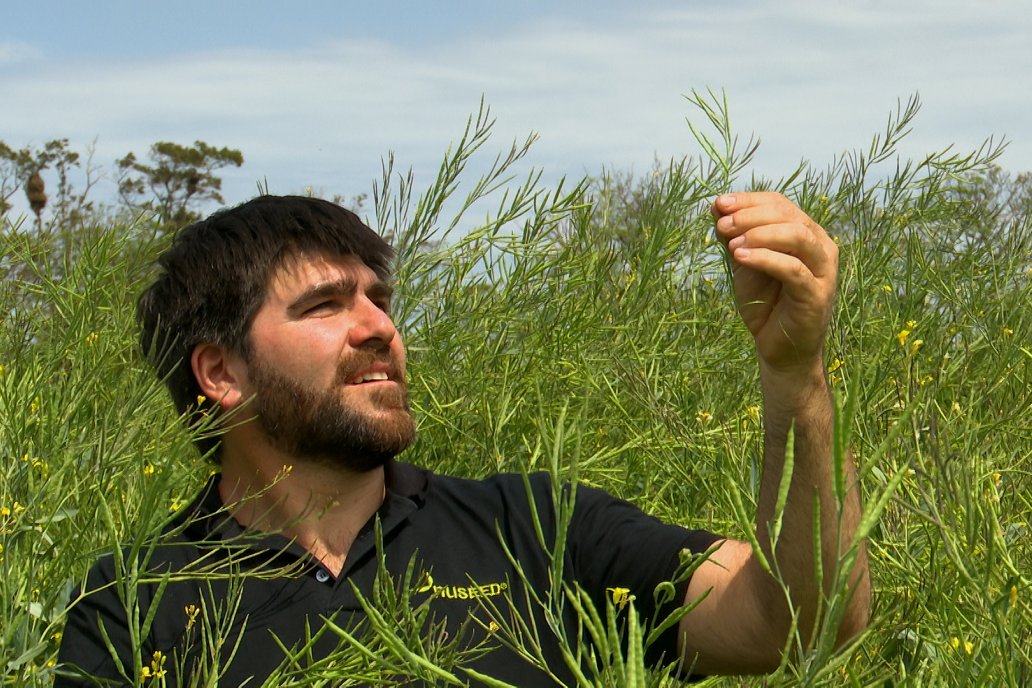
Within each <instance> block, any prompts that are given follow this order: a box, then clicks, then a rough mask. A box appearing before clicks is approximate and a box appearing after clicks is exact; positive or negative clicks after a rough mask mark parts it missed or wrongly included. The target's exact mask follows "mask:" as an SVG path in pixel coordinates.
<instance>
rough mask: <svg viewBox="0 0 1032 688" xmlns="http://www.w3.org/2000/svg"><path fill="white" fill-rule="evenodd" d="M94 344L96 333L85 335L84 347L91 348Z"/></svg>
mask: <svg viewBox="0 0 1032 688" xmlns="http://www.w3.org/2000/svg"><path fill="white" fill-rule="evenodd" d="M96 343H97V333H96V332H90V333H89V334H88V335H86V346H93V345H94V344H96Z"/></svg>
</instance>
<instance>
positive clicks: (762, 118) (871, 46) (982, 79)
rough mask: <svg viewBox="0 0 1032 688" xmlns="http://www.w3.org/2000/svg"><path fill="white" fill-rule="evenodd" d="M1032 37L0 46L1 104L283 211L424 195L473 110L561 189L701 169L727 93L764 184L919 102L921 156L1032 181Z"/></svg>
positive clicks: (527, 29)
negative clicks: (998, 167) (159, 156)
mask: <svg viewBox="0 0 1032 688" xmlns="http://www.w3.org/2000/svg"><path fill="white" fill-rule="evenodd" d="M986 4H987V5H991V3H986ZM915 8H916V9H915ZM932 8H938V9H937V10H936V11H934V12H933V11H931V10H932ZM1012 9H1014V8H1013V5H1012ZM1005 14H1006V16H1004V15H1005ZM1024 16H1025V13H1023V12H1021V13H1018V14H1016V15H1013V14H1007V13H1006V12H1005V11H1004V10H1000V9H984V8H983V9H978V8H972V7H969V6H967V5H966V4H962V3H959V2H958V3H952V2H951V3H945V4H944V3H935V4H934V5H933V4H931V3H930V2H926V3H925V4H917V5H909V6H907V7H901V6H897V4H896V3H893V4H891V5H890V4H889V3H884V2H882V3H879V2H870V3H866V4H862V5H846V4H836V3H827V4H817V3H806V2H801V1H797V2H790V3H788V4H787V5H779V6H778V7H777V9H772V8H771V7H770V6H760V5H758V4H748V3H745V4H739V5H734V6H732V7H731V8H730V9H728V8H724V7H722V6H716V5H715V6H712V7H709V6H707V7H698V8H693V9H680V10H678V11H669V10H663V11H654V12H649V11H647V10H643V11H640V12H637V13H628V14H627V15H626V16H625V17H623V21H622V23H621V24H620V25H613V26H599V25H592V24H587V23H586V24H573V23H572V22H569V21H565V20H563V21H561V20H557V19H554V18H548V17H544V18H541V19H539V20H538V21H536V22H533V23H530V24H525V25H523V26H520V27H517V28H514V29H507V30H505V31H500V32H496V33H480V34H469V35H466V36H463V37H458V38H455V39H452V40H449V41H441V42H439V43H432V44H431V45H429V46H428V45H425V44H424V45H421V46H420V47H419V48H418V49H417V48H410V47H408V46H405V45H401V44H395V43H391V42H389V41H386V40H375V39H369V40H363V41H354V40H349V41H339V42H328V43H321V44H318V45H313V46H305V47H304V48H302V49H291V48H289V47H280V48H277V49H267V48H264V47H263V48H255V49H252V50H248V51H242V50H234V51H223V52H218V51H213V52H208V53H199V54H193V55H177V56H174V57H163V58H141V59H138V60H133V61H122V62H112V61H103V60H94V61H87V62H75V61H66V62H60V63H58V62H48V61H43V60H40V59H38V55H36V56H35V57H31V58H30V59H28V60H27V61H26V59H24V58H23V59H22V61H21V62H20V67H19V69H17V70H15V69H12V68H11V67H10V61H7V62H5V60H4V56H5V55H7V54H12V55H30V54H31V51H28V49H27V48H25V47H22V48H17V49H15V48H8V47H3V46H0V68H2V71H0V87H2V90H3V92H4V93H5V101H6V102H7V103H15V104H16V106H15V107H14V108H11V107H8V109H7V111H6V112H5V132H4V136H5V137H7V138H6V139H5V140H7V142H8V143H9V144H11V145H24V144H25V143H39V142H41V141H43V140H46V139H49V138H53V137H57V136H67V137H68V138H70V139H71V140H72V141H73V142H78V143H82V144H85V143H86V142H88V141H91V140H93V139H94V138H95V137H97V138H98V144H97V147H98V150H97V158H98V160H113V159H115V158H116V157H118V156H121V155H123V154H124V153H125V152H127V151H129V150H133V151H136V152H137V154H140V153H143V152H145V150H146V148H147V146H149V144H150V143H153V142H154V141H157V140H175V141H178V142H182V143H189V142H192V141H193V140H195V139H203V140H206V141H208V142H209V143H213V144H218V145H227V146H232V147H236V148H239V149H241V150H242V151H243V152H244V154H245V157H246V159H247V163H246V164H245V167H244V168H243V169H241V170H239V171H233V172H231V173H229V174H227V175H226V177H227V196H228V200H232V201H236V200H241V199H242V198H244V197H245V196H247V195H249V194H251V193H253V190H254V182H255V180H256V179H260V178H264V177H267V178H268V179H269V181H270V184H271V185H272V188H273V190H275V191H297V190H300V189H302V188H303V187H304V186H305V185H308V184H313V185H315V186H316V187H318V188H325V189H327V192H329V193H333V192H342V193H345V194H354V193H359V192H361V191H368V189H369V185H370V181H371V180H372V179H373V178H374V177H376V176H377V175H378V174H379V160H380V158H381V156H383V155H385V154H386V153H387V151H388V150H391V149H393V150H395V151H397V152H398V158H399V161H400V162H401V163H403V164H405V165H408V164H412V165H414V166H415V167H416V168H417V170H418V171H420V172H421V173H422V174H423V181H424V182H425V181H426V178H425V177H426V176H429V174H431V173H432V170H433V169H435V168H436V165H437V163H438V161H439V159H440V156H441V155H442V154H443V152H444V150H445V149H446V147H447V146H448V144H449V143H450V142H452V141H454V140H455V139H456V138H457V136H458V135H459V134H460V133H461V129H462V126H463V124H464V123H465V120H466V117H467V116H468V115H469V114H470V112H472V111H474V110H475V109H476V107H477V105H478V102H479V100H480V97H481V95H484V96H485V97H486V99H487V102H488V103H489V104H491V105H492V106H493V111H494V114H495V115H496V116H497V118H498V128H497V137H496V139H495V145H496V148H499V149H500V148H503V147H505V146H507V145H508V143H509V141H510V140H511V139H513V138H520V137H523V136H525V135H526V134H527V133H528V132H530V131H532V130H535V131H539V132H540V133H541V140H540V143H539V144H538V145H537V146H536V147H535V149H534V151H533V152H532V156H531V160H532V162H534V163H536V164H540V165H544V166H545V167H546V168H547V172H548V175H549V176H550V177H551V178H554V177H558V176H559V175H561V174H565V173H569V174H573V175H577V174H580V173H582V172H585V171H591V172H594V171H596V170H597V169H598V168H599V166H600V165H601V164H603V163H610V164H613V165H615V166H618V167H630V166H634V167H635V169H637V170H638V171H644V170H645V169H647V168H648V167H649V165H650V164H651V161H652V159H653V156H654V155H656V154H658V155H659V156H660V157H663V158H665V157H669V156H679V155H682V154H685V153H690V152H693V151H695V150H696V148H695V145H694V143H693V141H692V139H691V134H690V132H689V130H688V128H687V126H685V124H684V121H683V120H684V117H685V115H687V114H689V113H690V108H689V106H688V105H687V103H686V102H685V101H684V100H683V98H682V97H681V95H682V94H683V93H685V92H687V91H689V90H690V89H693V88H706V87H713V88H716V89H720V88H723V89H726V91H727V93H728V96H729V101H730V106H731V115H732V121H733V122H734V123H735V124H736V127H737V129H738V131H739V132H740V133H742V134H743V135H747V134H748V133H749V132H752V131H755V132H756V133H758V134H759V135H760V136H761V137H762V138H763V141H764V144H763V147H762V148H761V155H760V157H759V159H758V164H759V165H761V166H763V168H764V171H765V173H767V174H772V175H779V174H783V173H785V172H787V171H788V170H789V169H790V168H791V167H792V166H793V165H794V164H795V163H796V162H798V160H799V159H800V158H807V159H810V160H812V161H813V162H815V163H817V164H821V165H823V164H825V163H827V162H830V160H831V159H832V157H833V156H834V155H835V154H837V153H840V152H842V151H843V150H845V149H850V148H856V147H861V146H865V145H866V144H867V143H868V141H869V139H870V136H871V135H873V134H874V133H875V132H877V131H879V130H880V129H881V128H882V126H883V125H884V122H885V119H886V117H887V115H888V113H889V112H890V110H892V109H893V108H894V107H895V104H896V100H897V98H903V99H905V98H906V97H907V96H909V95H910V94H912V93H914V92H920V93H921V96H922V99H923V101H924V103H925V107H924V110H923V113H922V115H921V116H920V117H919V119H918V121H917V123H916V126H915V130H914V133H913V134H912V135H911V137H909V138H908V140H907V144H906V147H905V148H906V150H907V151H908V152H910V153H911V154H913V155H920V154H922V153H924V152H927V151H930V150H934V149H938V148H942V147H945V146H946V145H948V144H950V143H952V142H956V143H957V144H958V147H960V148H962V149H963V148H971V147H974V146H976V145H977V144H978V143H980V142H981V140H982V139H983V138H985V137H986V136H988V135H990V134H994V133H1003V132H1006V133H1007V134H1009V135H1010V136H1011V137H1012V138H1014V145H1012V149H1011V151H1010V153H1009V154H1008V156H1007V158H1005V160H1004V163H1005V164H1008V165H1010V166H1012V167H1014V168H1017V169H1030V168H1032V146H1030V142H1029V141H1027V140H1021V139H1019V138H1018V137H1022V136H1024V134H1025V130H1026V128H1027V125H1026V124H1025V123H1026V122H1027V117H1026V115H1025V113H1027V112H1028V111H1029V109H1030V105H1032V103H1030V102H1029V100H1030V99H1032V83H1030V79H1032V77H1030V76H1029V75H1030V74H1032V69H1030V68H1032V64H1030V63H1029V62H1030V56H1029V51H1028V50H1027V47H1026V41H1025V38H1026V37H1027V35H1028V33H1029V32H1028V29H1029V28H1032V21H1030V20H1029V19H1027V18H1023V17H1024ZM8 45H10V44H4V46H8ZM5 51H7V52H5ZM19 51H20V52H19ZM1008 161H1009V162H1008Z"/></svg>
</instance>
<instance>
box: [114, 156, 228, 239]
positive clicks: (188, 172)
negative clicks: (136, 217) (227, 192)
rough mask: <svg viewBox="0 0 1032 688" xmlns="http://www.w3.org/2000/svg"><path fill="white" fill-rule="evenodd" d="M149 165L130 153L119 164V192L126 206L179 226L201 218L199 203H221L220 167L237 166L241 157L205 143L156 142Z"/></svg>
mask: <svg viewBox="0 0 1032 688" xmlns="http://www.w3.org/2000/svg"><path fill="white" fill-rule="evenodd" d="M148 157H149V163H147V162H141V161H140V160H138V159H137V157H136V155H135V154H133V153H131V152H130V153H129V154H128V155H126V156H125V157H124V158H122V159H121V160H119V161H118V169H119V171H120V173H121V175H120V178H119V182H118V191H119V194H120V195H121V197H122V200H123V201H124V202H125V204H126V205H127V206H129V207H130V208H133V209H135V210H137V211H153V212H156V213H157V214H158V215H159V217H160V218H161V221H162V222H163V223H167V224H173V225H179V224H185V223H187V222H190V221H193V220H196V219H197V218H198V217H200V214H199V213H198V211H197V206H198V204H200V203H202V202H204V201H216V202H218V203H222V202H224V201H223V198H222V194H221V193H220V191H221V189H222V179H221V178H220V177H218V176H217V175H216V174H215V171H216V170H219V169H222V168H223V167H229V166H233V167H240V166H241V165H243V164H244V156H243V154H242V153H241V152H240V151H238V150H236V149H233V148H225V147H223V148H216V147H215V146H210V145H208V144H207V143H205V142H204V141H195V142H194V145H193V146H192V147H187V146H181V145H179V144H177V143H171V142H168V141H159V142H158V143H155V144H154V145H153V146H151V149H150V153H149V156H148Z"/></svg>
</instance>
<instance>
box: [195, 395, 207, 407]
mask: <svg viewBox="0 0 1032 688" xmlns="http://www.w3.org/2000/svg"><path fill="white" fill-rule="evenodd" d="M206 401H208V397H206V396H204V395H203V394H198V395H197V405H198V406H203V405H204V402H206Z"/></svg>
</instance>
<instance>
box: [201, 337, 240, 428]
mask: <svg viewBox="0 0 1032 688" xmlns="http://www.w3.org/2000/svg"><path fill="white" fill-rule="evenodd" d="M190 367H191V368H192V369H193V374H194V379H196V380H197V385H198V386H199V387H200V388H201V393H202V394H204V396H206V397H208V399H210V400H211V401H212V402H214V403H216V404H218V405H219V406H221V407H222V408H223V409H224V410H226V411H228V410H230V409H233V408H236V407H237V406H239V405H240V404H241V403H242V402H243V401H244V400H245V398H246V397H245V394H246V389H245V386H246V384H247V365H246V364H245V363H244V360H243V358H242V357H241V356H239V355H238V354H234V353H231V352H229V351H226V349H225V348H223V347H221V346H219V345H217V344H210V343H208V342H202V343H201V344H198V345H197V346H195V347H194V350H193V352H192V353H191V354H190Z"/></svg>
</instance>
